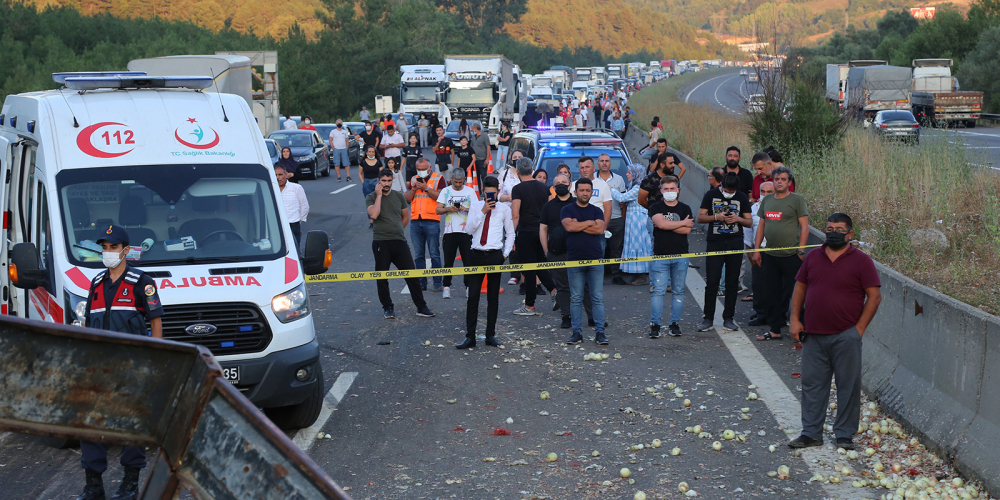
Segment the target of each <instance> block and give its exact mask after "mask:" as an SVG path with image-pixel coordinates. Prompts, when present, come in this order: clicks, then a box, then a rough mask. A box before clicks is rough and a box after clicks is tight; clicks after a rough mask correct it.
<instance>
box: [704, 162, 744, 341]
mask: <svg viewBox="0 0 1000 500" xmlns="http://www.w3.org/2000/svg"><path fill="white" fill-rule="evenodd" d="M698 223H700V224H708V235H707V236H706V237H705V240H706V241H707V244H706V246H705V251H707V252H719V251H728V250H743V228H746V227H750V226H752V225H753V219H752V218H751V215H750V198H749V197H748V196H747V195H746V193H744V192H743V191H740V178H739V176H738V175H736V174H734V173H732V172H729V173H726V174H725V175H723V176H722V184H720V185H719V187H717V188H715V189H710V190H709V191H708V192H707V193H705V196H704V198H702V200H701V209H700V210H699V212H698ZM742 261H743V254H732V255H722V256H714V257H706V258H705V275H706V279H705V310H704V318H705V319H704V321H702V322H701V324H700V325H698V331H699V332H704V331H708V330H711V329H712V324H713V323H714V320H715V303H716V295H717V294H718V292H719V281H720V280H721V279H722V268H723V266H725V268H726V292H725V293H726V303H725V309H723V311H722V327H723V328H725V329H726V330H739V328H740V327H739V326H737V325H736V323H734V322H733V316H734V315H735V314H736V294H737V293H739V279H740V263H741V262H742Z"/></svg>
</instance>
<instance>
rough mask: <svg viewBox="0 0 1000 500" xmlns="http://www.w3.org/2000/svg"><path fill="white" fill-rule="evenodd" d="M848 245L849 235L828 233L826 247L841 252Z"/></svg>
mask: <svg viewBox="0 0 1000 500" xmlns="http://www.w3.org/2000/svg"><path fill="white" fill-rule="evenodd" d="M845 245H847V235H846V234H844V233H838V232H836V231H829V232H827V233H826V246H828V247H830V248H832V249H834V250H840V249H841V248H844V246H845Z"/></svg>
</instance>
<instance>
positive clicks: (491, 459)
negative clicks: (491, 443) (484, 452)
mask: <svg viewBox="0 0 1000 500" xmlns="http://www.w3.org/2000/svg"><path fill="white" fill-rule="evenodd" d="M496 461H497V459H496V458H495V457H486V458H484V459H483V462H496Z"/></svg>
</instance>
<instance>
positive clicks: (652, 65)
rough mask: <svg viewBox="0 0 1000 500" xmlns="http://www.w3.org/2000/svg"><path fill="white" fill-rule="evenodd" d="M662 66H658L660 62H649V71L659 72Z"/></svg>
mask: <svg viewBox="0 0 1000 500" xmlns="http://www.w3.org/2000/svg"><path fill="white" fill-rule="evenodd" d="M661 68H662V66H660V61H649V70H650V71H661Z"/></svg>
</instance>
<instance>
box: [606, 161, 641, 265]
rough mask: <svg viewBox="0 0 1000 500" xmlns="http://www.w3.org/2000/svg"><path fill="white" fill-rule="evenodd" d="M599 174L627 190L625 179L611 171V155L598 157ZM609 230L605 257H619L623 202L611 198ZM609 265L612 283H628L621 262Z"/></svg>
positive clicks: (613, 186)
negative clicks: (623, 276)
mask: <svg viewBox="0 0 1000 500" xmlns="http://www.w3.org/2000/svg"><path fill="white" fill-rule="evenodd" d="M597 176H598V177H600V178H601V180H602V181H604V183H605V184H607V185H608V188H610V189H612V190H614V191H618V192H619V193H624V192H625V179H623V178H622V176H620V175H618V174H616V173H614V172H612V171H611V156H609V155H608V154H602V155H601V156H599V157H598V158H597ZM608 231H611V237H610V238H608V241H607V243H608V245H607V248H606V249H605V250H604V257H605V258H612V259H617V258H619V257H621V256H622V247H623V246H624V243H625V219H624V218H623V217H622V206H621V203H618V202H617V201H614V200H611V220H609V221H608ZM608 266H610V267H611V276H612V278H611V282H612V283H614V284H616V285H627V284H628V283H626V282H625V280H624V279H623V278H622V266H621V264H608ZM636 279H642V277H636ZM632 284H633V285H637V284H641V283H632Z"/></svg>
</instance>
